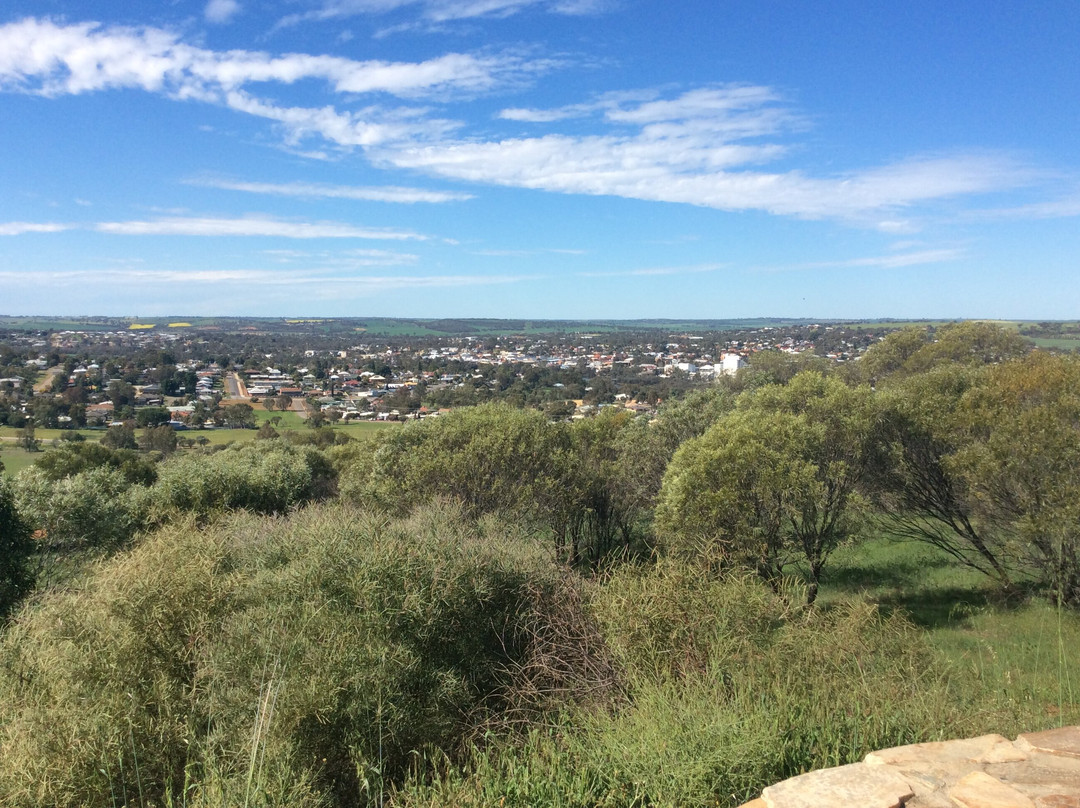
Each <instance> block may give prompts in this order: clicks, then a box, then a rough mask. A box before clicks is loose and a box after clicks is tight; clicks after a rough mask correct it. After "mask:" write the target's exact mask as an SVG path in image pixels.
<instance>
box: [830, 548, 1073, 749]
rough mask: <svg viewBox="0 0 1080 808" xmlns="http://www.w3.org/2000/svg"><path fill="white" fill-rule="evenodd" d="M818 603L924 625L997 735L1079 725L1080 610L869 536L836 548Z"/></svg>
mask: <svg viewBox="0 0 1080 808" xmlns="http://www.w3.org/2000/svg"><path fill="white" fill-rule="evenodd" d="M820 599H821V602H822V604H823V605H824V606H825V607H826V608H828V607H830V606H835V605H836V604H839V603H842V602H844V601H847V600H851V599H858V600H865V601H869V602H872V603H876V604H878V606H879V608H880V609H882V610H883V611H885V612H897V611H898V612H902V613H903V614H904V615H905V616H907V617H908V619H910V620H911V621H912V622H913V623H915V625H917V626H919V627H920V628H922V629H923V630H925V632H926V635H927V637H928V638H929V640H930V643H931V645H932V646H933V647H934V648H935V649H936V650H937V651H938V652H939V653H940V654H941V655H942V657H943V658H944V659H945V660H946V662H947V664H948V665H949V666H950V667H951V669H952V670H953V671H954V672H955V676H956V680H957V682H958V683H961V682H962V683H965V684H964V685H963V686H966V687H967V688H969V689H970V690H972V691H980V692H983V693H985V694H986V696H985V698H986V703H985V705H984V707H985V709H986V711H987V713H988V714H990V713H993V714H995V715H996V716H997V717H998V718H997V720H998V723H997V724H995V725H994V727H991V728H989V729H988V730H987V731H989V730H990V729H993V731H996V732H1000V733H1002V734H1004V735H1010V734H1015V733H1017V732H1020V731H1026V730H1031V729H1036V728H1045V727H1050V726H1057V725H1059V724H1060V723H1065V724H1070V723H1080V614H1077V613H1076V612H1073V611H1067V610H1066V611H1059V610H1058V609H1056V608H1055V607H1054V606H1053V605H1052V604H1050V603H1048V602H1047V601H1046V600H1045V599H1043V598H1040V597H1037V596H1030V597H1022V596H1017V595H1011V596H1006V595H1005V594H1003V593H1002V592H1001V591H1000V590H999V589H998V588H996V587H995V586H993V585H992V582H991V581H989V579H987V578H986V576H984V575H981V574H980V573H977V572H974V571H972V570H969V569H965V568H963V567H959V566H957V565H956V564H954V563H953V562H952V560H951V559H950V557H949V556H947V555H946V554H945V553H943V552H942V551H940V550H937V549H936V548H934V547H931V546H929V545H925V544H920V543H915V542H894V541H890V540H888V539H886V538H876V539H872V540H870V541H867V542H864V543H862V544H860V545H855V546H852V547H845V548H841V549H840V550H838V551H837V552H836V553H835V554H834V556H833V558H832V559H831V560H830V565H829V566H828V567H827V568H826V573H825V582H824V584H823V586H822V591H821V596H820Z"/></svg>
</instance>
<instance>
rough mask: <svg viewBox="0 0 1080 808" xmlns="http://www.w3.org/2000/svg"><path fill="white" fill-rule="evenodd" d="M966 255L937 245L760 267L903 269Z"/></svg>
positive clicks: (775, 269) (778, 269)
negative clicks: (926, 247)
mask: <svg viewBox="0 0 1080 808" xmlns="http://www.w3.org/2000/svg"><path fill="white" fill-rule="evenodd" d="M967 255H968V253H967V250H965V249H963V248H959V247H939V248H931V249H926V250H916V251H914V252H910V251H909V252H898V253H892V254H890V255H874V256H867V257H864V258H849V259H845V260H839V261H809V262H806V263H800V264H782V265H778V266H769V267H761V269H763V270H765V271H767V272H791V271H802V270H816V269H903V268H904V267H914V266H924V265H927V264H945V263H950V262H952V261H960V260H963V259H964V258H966V257H967Z"/></svg>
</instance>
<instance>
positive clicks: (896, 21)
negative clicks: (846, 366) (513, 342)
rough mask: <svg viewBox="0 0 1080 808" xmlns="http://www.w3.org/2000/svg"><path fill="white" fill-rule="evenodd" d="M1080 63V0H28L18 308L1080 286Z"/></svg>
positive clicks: (1044, 314) (17, 147)
mask: <svg viewBox="0 0 1080 808" xmlns="http://www.w3.org/2000/svg"><path fill="white" fill-rule="evenodd" d="M88 9H89V10H88ZM1078 68H1080V4H1078V3H1076V2H1075V0H1045V1H1044V2H1040V3H1032V4H1018V3H1004V2H997V0H979V1H978V2H975V1H974V0H951V2H949V3H941V2H940V0H935V2H924V0H909V2H905V3H893V4H883V3H881V4H874V3H867V2H865V0H858V1H857V2H856V1H854V0H851V1H849V0H835V1H834V2H832V3H828V4H810V3H804V2H795V1H794V0H792V1H791V2H782V1H781V0H732V1H731V2H721V1H720V0H711V2H707V1H705V0H700V1H698V0H685V1H684V2H671V3H660V2H645V1H644V0H281V2H259V3H256V2H254V0H209V2H206V0H199V1H198V2H195V0H172V2H162V3H135V2H125V3H118V2H97V3H92V4H88V3H77V2H69V0H34V2H27V1H25V0H7V2H6V3H4V5H3V7H2V8H0V313H4V314H30V313H52V314H113V315H132V316H135V315H142V316H152V315H153V316H158V315H170V314H246V315H267V316H278V315H308V316H335V315H337V316H377V315H384V316H415V317H443V316H445V317H455V316H458V317H465V316H469V317H537V318H540V317H543V318H580V317H626V318H629V317H698V318H730V317H756V316H789V317H810V318H870V317H907V318H921V317H981V318H1017V319H1064V318H1075V317H1077V316H1080V272H1078V270H1080V262H1078V256H1080V154H1078V143H1080V140H1078V137H1077V135H1078V133H1080V69H1078Z"/></svg>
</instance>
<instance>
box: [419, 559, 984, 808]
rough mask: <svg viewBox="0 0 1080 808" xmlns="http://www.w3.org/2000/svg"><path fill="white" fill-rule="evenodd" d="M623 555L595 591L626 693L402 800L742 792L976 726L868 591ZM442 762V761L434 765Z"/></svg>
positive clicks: (728, 799) (915, 638) (517, 802)
mask: <svg viewBox="0 0 1080 808" xmlns="http://www.w3.org/2000/svg"><path fill="white" fill-rule="evenodd" d="M804 597H805V593H800V592H794V593H789V595H788V596H786V597H781V596H779V595H777V594H775V593H774V592H773V591H772V590H770V589H769V588H768V587H766V586H765V585H763V584H762V583H760V582H759V581H757V580H755V579H752V578H748V579H727V580H719V579H712V580H709V579H706V578H703V577H702V576H701V575H700V573H699V572H697V571H696V570H694V569H691V568H688V567H686V566H683V565H680V564H663V565H661V566H660V567H658V568H656V569H651V570H649V571H647V572H644V573H642V572H638V571H634V570H624V571H621V572H620V573H618V574H616V575H615V576H613V577H612V578H611V579H610V580H608V581H607V582H605V583H604V584H602V585H600V586H598V587H597V588H596V590H595V591H594V594H593V598H592V604H593V611H594V614H595V615H596V618H597V619H598V621H599V623H600V625H601V626H602V627H603V629H604V633H605V635H606V636H607V638H608V641H609V644H610V646H611V648H612V653H613V654H614V657H615V659H616V660H617V663H618V669H619V671H620V674H621V677H622V683H623V687H624V692H625V701H624V702H623V703H622V704H621V706H617V707H616V709H608V710H596V709H589V710H581V709H570V710H568V711H567V712H566V713H565V714H564V716H563V720H562V721H561V722H560V723H558V724H556V725H555V726H553V727H550V728H542V729H536V730H534V731H532V732H530V733H528V734H527V735H525V736H524V737H522V738H519V739H517V740H511V741H508V742H505V743H503V744H498V745H494V746H491V747H488V748H486V749H481V750H477V751H476V752H475V754H474V755H473V758H472V760H471V761H470V762H469V764H468V765H467V766H464V767H458V766H453V765H444V766H442V767H441V769H440V771H441V775H440V776H439V777H437V778H435V779H434V780H429V779H425V778H416V779H414V780H413V781H412V782H410V783H409V784H408V785H407V787H405V788H404V789H402V790H401V792H400V793H399V794H398V799H399V800H400V802H402V803H403V804H406V805H416V806H421V805H424V806H430V805H475V806H486V805H504V806H531V805H590V806H592V805H603V806H646V805H664V806H668V805H670V806H699V805H738V804H741V803H742V802H743V801H745V800H747V799H750V798H751V797H753V796H755V795H756V794H757V793H758V792H759V791H760V789H761V788H763V787H764V786H766V785H769V784H770V783H772V782H776V781H777V780H781V779H784V778H786V777H790V776H792V775H795V774H798V773H800V772H802V771H805V770H808V769H811V768H816V767H821V766H834V765H838V764H843V763H848V762H852V761H854V760H858V759H860V758H861V757H862V756H863V755H865V754H866V753H867V752H869V751H871V750H873V749H876V748H882V747H888V746H892V745H895V744H904V743H911V742H916V741H925V740H931V739H936V738H941V737H945V736H946V735H948V736H953V735H955V734H956V733H958V732H959V733H963V732H965V731H966V730H968V729H974V728H975V727H974V726H973V725H971V724H966V723H965V722H963V721H962V720H959V716H960V715H961V714H962V713H963V710H964V709H965V708H966V707H967V705H966V704H964V703H962V702H960V703H958V702H957V700H955V697H954V694H952V693H950V691H949V688H948V682H947V677H946V675H945V671H944V669H943V668H942V665H941V664H940V663H939V662H938V661H937V660H936V659H935V657H934V656H933V654H932V653H931V652H930V649H929V647H928V646H927V644H926V640H925V638H924V637H923V636H922V635H920V634H919V633H918V632H917V631H915V630H914V629H913V628H912V627H911V626H910V624H908V623H907V622H905V621H904V620H903V619H902V618H900V617H899V616H895V617H889V618H886V617H882V616H881V615H880V614H878V613H877V611H876V610H875V609H874V608H873V607H871V606H865V605H857V606H844V607H838V608H835V609H833V610H831V611H826V612H823V611H820V610H810V611H806V610H803V609H802V608H798V607H793V606H792V605H791V604H795V603H799V602H800V601H801V600H802V599H803V598H804ZM436 768H438V767H436Z"/></svg>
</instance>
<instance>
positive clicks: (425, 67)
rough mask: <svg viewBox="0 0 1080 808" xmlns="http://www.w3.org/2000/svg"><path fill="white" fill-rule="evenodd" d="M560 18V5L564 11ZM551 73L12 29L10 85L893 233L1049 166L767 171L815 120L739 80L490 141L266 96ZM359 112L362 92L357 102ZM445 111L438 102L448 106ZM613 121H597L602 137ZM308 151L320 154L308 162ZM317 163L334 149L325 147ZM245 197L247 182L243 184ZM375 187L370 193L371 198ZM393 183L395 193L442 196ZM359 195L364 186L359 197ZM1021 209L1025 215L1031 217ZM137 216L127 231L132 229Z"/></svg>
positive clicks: (463, 62) (421, 93)
mask: <svg viewBox="0 0 1080 808" xmlns="http://www.w3.org/2000/svg"><path fill="white" fill-rule="evenodd" d="M416 2H417V0H348V1H347V2H346V1H345V0H340V1H339V2H336V3H334V4H330V5H325V6H323V7H322V10H321V11H320V12H319V13H323V12H326V13H329V11H331V10H335V9H336V11H334V13H335V14H338V13H340V15H344V14H346V13H349V14H351V13H374V12H380V11H387V10H392V9H394V8H400V7H402V6H405V5H416ZM527 6H536V7H538V8H546V9H548V10H557V9H556V6H560V7H562V8H563V11H564V12H565V8H566V4H565V3H564V4H556V3H546V2H541V0H440V1H439V2H436V0H424V2H422V3H421V4H420V8H422V9H423V10H424V13H425V14H427V15H429V16H431V17H432V19H436V18H438V19H449V18H452V17H454V15H464V16H469V15H472V16H476V15H480V16H483V15H490V14H500V13H510V12H512V11H514V10H520V9H521V8H525V7H527ZM560 13H562V12H560ZM553 64H554V63H553V62H551V61H543V60H538V59H533V60H528V59H526V58H524V57H522V56H520V55H505V54H504V55H502V56H491V55H481V56H477V55H469V54H460V53H451V54H446V55H444V56H440V57H437V58H434V59H430V60H427V61H424V62H382V61H354V60H350V59H344V58H341V57H336V56H319V55H309V54H296V53H294V54H284V55H281V56H272V55H270V54H267V53H263V52H257V51H240V50H235V51H211V50H206V49H203V48H198V47H194V46H191V45H187V44H185V43H183V42H180V41H179V39H178V37H177V35H175V34H173V33H170V32H167V31H163V30H160V29H155V28H142V29H132V28H121V27H102V26H101V25H99V24H97V23H82V24H77V25H60V24H57V23H54V22H51V21H48V20H34V19H27V20H23V21H21V22H16V23H11V24H8V25H4V26H0V89H5V88H6V89H9V90H17V91H22V92H30V93H37V94H41V95H46V96H55V95H62V94H71V93H85V92H91V91H96V90H105V89H110V88H140V89H143V90H146V91H148V92H153V93H159V94H164V95H167V96H169V97H172V98H176V99H193V100H201V101H204V102H209V103H215V104H222V105H225V106H227V107H229V108H231V109H233V110H236V111H238V112H242V113H245V114H248V115H252V116H256V117H259V118H263V119H265V120H268V121H272V122H273V123H274V124H275V125H276V127H277V128H279V129H280V130H281V131H282V133H283V135H284V139H285V143H286V145H288V146H289V147H291V148H293V149H297V150H299V147H300V144H301V142H302V141H304V140H306V139H310V138H315V139H321V140H322V141H324V142H325V143H327V144H331V145H333V146H335V147H337V148H339V149H342V150H349V149H359V150H361V151H362V152H363V153H364V154H365V155H366V156H367V157H368V158H369V159H371V160H373V161H374V162H376V163H377V164H380V165H384V166H392V167H396V168H404V169H410V170H419V171H423V172H427V173H428V174H430V175H433V176H437V177H443V178H451V179H454V180H464V181H468V182H475V183H483V184H489V185H499V186H506V187H516V188H529V189H536V190H544V191H550V192H556V193H569V194H591V195H607V196H619V197H626V198H630V199H639V200H646V201H660V202H677V203H685V204H691V205H699V206H704V207H711V208H716V209H719V210H728V211H765V212H768V213H772V214H777V215H788V216H799V217H804V218H837V219H844V220H849V221H853V222H858V223H859V224H861V225H864V226H870V227H876V228H877V229H879V230H881V231H882V232H886V233H904V232H911V231H913V230H915V229H917V225H916V224H915V223H914V222H913V220H912V218H911V216H910V215H909V214H907V210H908V209H910V208H912V207H914V206H916V205H919V204H923V203H927V202H935V201H940V200H945V199H950V198H955V197H958V196H963V195H974V194H983V193H988V192H994V191H1001V190H1005V189H1010V188H1015V187H1018V186H1021V185H1024V184H1028V183H1031V182H1033V181H1034V179H1035V174H1034V172H1032V171H1030V170H1027V169H1026V168H1024V167H1021V166H1019V165H1017V164H1016V163H1015V162H1014V161H1011V160H1010V159H1008V158H1007V157H1004V156H1001V155H996V154H991V153H975V154H955V155H946V156H923V157H917V158H912V159H908V160H903V161H899V162H895V163H891V164H889V165H885V166H879V167H872V168H869V169H862V170H858V171H849V172H837V173H834V174H832V175H829V176H811V175H810V174H808V173H807V172H804V171H799V170H792V169H790V168H787V169H776V170H771V171H768V170H763V169H762V168H761V166H763V165H765V164H768V163H773V162H776V161H778V160H780V159H782V158H788V157H790V156H791V155H792V153H793V152H794V151H795V149H793V148H792V144H791V143H790V142H789V140H790V136H791V135H792V134H793V133H795V132H797V131H800V130H801V129H803V128H805V126H806V123H805V121H804V120H802V119H801V118H800V117H799V116H797V115H795V114H793V113H792V111H791V110H790V109H788V108H787V107H786V106H785V105H784V104H783V103H782V102H781V99H780V97H779V95H778V93H777V92H776V91H775V90H773V89H772V88H770V87H766V86H758V85H724V86H711V87H701V88H695V89H691V90H689V91H686V92H683V93H681V94H675V95H670V94H669V95H665V94H663V93H660V92H658V91H656V90H643V91H636V92H632V93H612V94H606V95H601V96H599V97H597V98H595V99H593V100H591V101H589V102H587V103H583V104H572V105H569V106H564V107H559V108H555V109H551V110H536V109H527V108H508V109H504V110H503V111H502V113H501V117H502V119H503V120H510V121H516V122H519V123H526V124H527V123H555V122H557V121H560V120H565V119H568V118H582V117H588V116H594V117H595V118H596V122H595V127H594V129H593V130H592V133H591V134H558V133H552V134H546V135H542V136H522V137H512V138H505V139H492V138H490V137H489V138H486V139H485V138H483V137H476V136H469V134H468V133H465V134H462V133H461V130H462V128H463V124H461V123H460V122H457V121H453V120H448V119H445V118H441V117H439V116H438V115H435V114H432V112H431V110H429V109H423V108H417V107H407V106H403V105H399V106H397V107H392V108H387V107H386V106H384V105H381V104H375V105H369V106H366V107H362V108H350V109H347V110H346V109H341V108H339V107H337V106H335V105H333V104H326V105H324V106H319V107H300V106H288V105H285V104H282V103H279V102H278V101H276V100H274V99H272V98H268V97H265V96H257V95H255V94H254V90H253V89H252V87H253V86H255V85H257V86H258V88H259V89H260V92H262V91H264V90H266V89H267V88H268V85H271V84H275V83H276V84H278V85H291V84H295V83H296V82H299V81H301V80H318V81H322V82H324V83H325V84H326V86H327V88H328V89H329V90H330V91H332V92H335V93H340V94H348V95H349V96H355V95H356V94H363V95H369V94H376V93H377V94H384V95H392V96H398V97H402V98H418V97H430V98H433V99H436V100H437V101H438V102H442V101H445V100H447V99H448V98H449V97H453V96H454V95H455V94H457V95H460V94H461V93H466V94H475V93H479V92H485V91H488V90H492V89H495V88H502V89H505V88H506V87H508V86H512V85H513V84H514V83H515V82H521V81H524V80H525V79H526V78H527V77H530V76H532V75H535V74H536V73H537V72H540V71H544V70H548V69H551V67H552V65H553ZM348 100H349V102H354V101H355V98H350V99H348ZM433 103H434V102H433ZM596 127H599V128H596ZM304 153H306V154H308V155H311V154H313V153H312V152H310V151H307V152H304ZM314 154H315V155H323V156H325V155H324V153H323V152H315V153H314ZM256 185H257V184H249V186H248V187H247V188H243V189H240V190H249V191H252V192H259V193H279V194H290V193H294V192H295V193H296V194H297V195H308V194H307V192H308V190H310V191H312V192H313V194H312V195H321V196H338V197H339V198H375V196H374V195H376V194H378V193H379V192H377V191H372V190H370V189H369V190H357V191H346V190H337V189H336V187H335V186H308V187H307V188H306V189H304V188H300V187H299V186H290V185H288V184H285V185H278V186H272V185H269V184H266V185H263V186H262V187H261V188H260V189H259V190H258V191H256V190H255V187H256ZM238 189H239V188H238ZM367 193H370V194H372V196H363V194H367ZM412 193H413V191H412V189H395V190H392V191H387V192H386V196H385V197H384V199H385V200H386V201H403V202H404V201H444V199H443V198H438V199H436V197H430V196H429V197H426V198H425V197H423V196H422V195H419V196H412ZM350 194H356V195H355V196H350ZM1072 210H1073V207H1072V205H1071V204H1068V203H1066V204H1059V205H1056V206H1051V207H1043V208H1039V207H1038V206H1036V207H1034V208H1032V207H1029V208H1028V209H1026V211H1024V213H1026V214H1027V215H1035V216H1037V215H1070V211H1072ZM1016 215H1021V214H1016ZM119 224H123V223H119Z"/></svg>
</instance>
